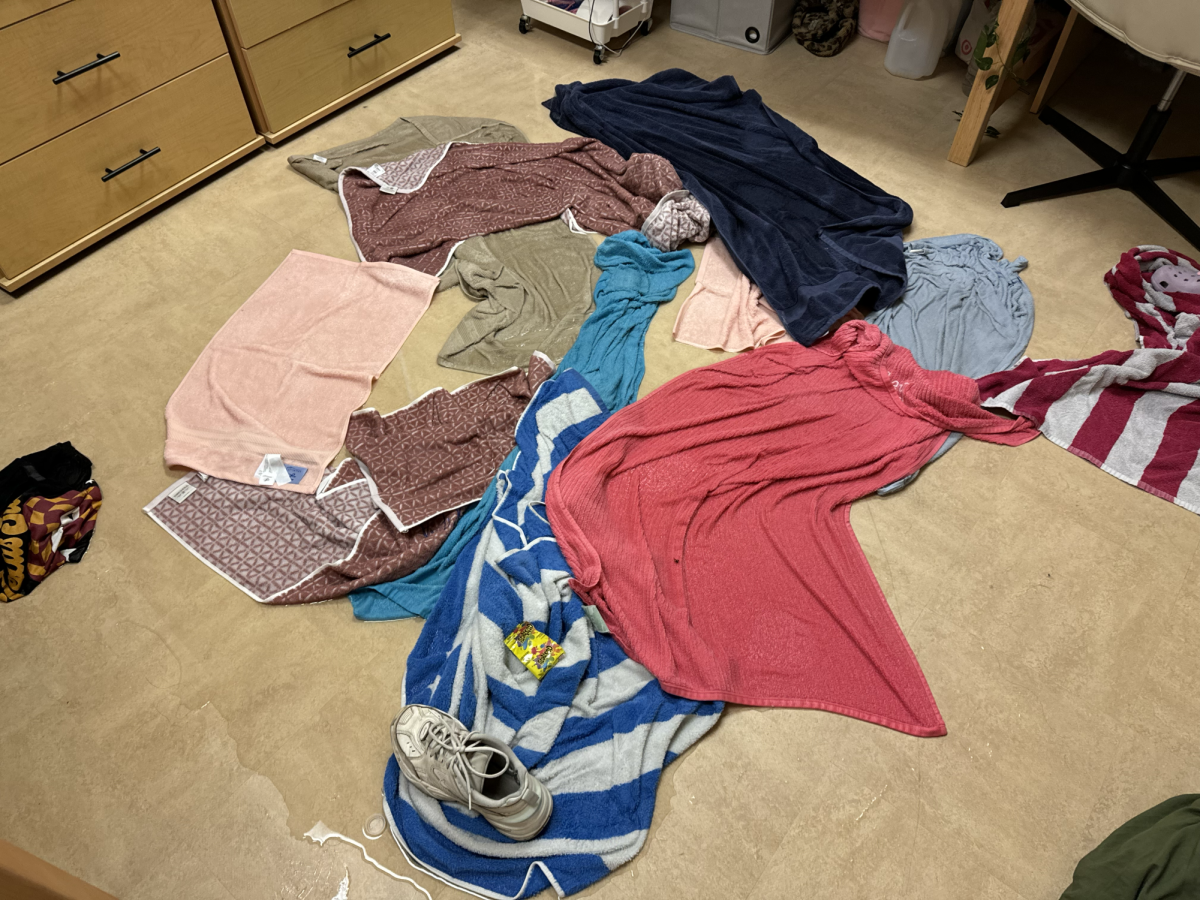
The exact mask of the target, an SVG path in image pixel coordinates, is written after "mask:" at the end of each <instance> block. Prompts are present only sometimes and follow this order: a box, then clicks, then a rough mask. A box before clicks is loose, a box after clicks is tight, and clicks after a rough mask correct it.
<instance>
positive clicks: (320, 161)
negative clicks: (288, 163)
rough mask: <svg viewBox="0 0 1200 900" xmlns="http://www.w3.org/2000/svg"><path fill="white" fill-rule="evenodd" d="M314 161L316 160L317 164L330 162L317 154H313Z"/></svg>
mask: <svg viewBox="0 0 1200 900" xmlns="http://www.w3.org/2000/svg"><path fill="white" fill-rule="evenodd" d="M313 159H315V160H316V161H317V162H319V163H327V162H329V160H327V159H326V158H325V157H323V156H317V154H315V153H314V154H313Z"/></svg>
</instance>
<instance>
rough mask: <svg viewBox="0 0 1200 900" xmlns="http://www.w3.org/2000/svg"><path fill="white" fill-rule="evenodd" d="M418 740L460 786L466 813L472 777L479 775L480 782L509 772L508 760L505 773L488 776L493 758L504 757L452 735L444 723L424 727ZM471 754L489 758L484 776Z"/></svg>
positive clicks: (452, 732)
mask: <svg viewBox="0 0 1200 900" xmlns="http://www.w3.org/2000/svg"><path fill="white" fill-rule="evenodd" d="M417 738H418V739H419V740H420V742H421V744H422V745H423V746H425V747H426V748H427V749H428V750H429V752H430V753H431V754H432V755H433V758H434V759H436V760H437V761H438V762H440V763H443V764H444V765H445V766H446V768H447V769H449V770H450V773H451V774H452V775H453V776H454V780H455V781H456V782H459V786H460V787H461V788H462V789H463V793H465V794H466V795H467V809H471V808H472V807H471V794H472V791H471V775H478V776H479V777H480V778H482V779H485V780H486V779H488V778H499V777H500V776H501V775H503V774H504V773H505V772H506V771H508V760H507V759H506V760H505V766H504V768H503V769H501V770H500V771H499V772H496V773H495V774H491V775H489V774H488V772H487V766H488V763H490V762H491V761H492V757H493V756H503V755H504V754H503V753H501V752H500V751H499V750H497V749H496V748H495V747H489V746H488V745H487V744H481V743H479V742H478V741H468V740H467V736H464V735H463V734H461V733H456V732H454V731H451V730H450V729H449V728H448V727H447V726H446V725H445V724H444V723H442V722H426V723H425V724H424V725H422V726H421V731H420V733H419V734H418V735H417ZM472 753H487V754H488V755H487V757H486V759H485V761H484V768H483V771H482V772H481V771H479V770H478V769H477V768H475V767H474V766H473V765H472V764H471V761H470V759H469V758H468V754H472Z"/></svg>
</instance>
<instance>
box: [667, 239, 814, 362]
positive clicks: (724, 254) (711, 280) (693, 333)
mask: <svg viewBox="0 0 1200 900" xmlns="http://www.w3.org/2000/svg"><path fill="white" fill-rule="evenodd" d="M674 333H675V340H677V341H680V342H681V343H684V344H691V345H692V346H693V347H699V348H700V349H702V350H732V351H734V352H735V353H736V352H738V351H741V350H750V349H752V348H754V347H762V346H764V345H765V344H777V343H779V342H780V341H790V340H791V338H790V337H788V334H787V332H786V331H784V329H783V323H782V322H780V321H779V316H777V315H776V314H775V310H773V309H771V307H770V306H768V305H767V301H766V300H764V299H763V295H762V291H760V290H759V289H758V288H757V287H755V285H754V283H753V282H752V281H751V280H750V279H749V278H747V277H746V275H745V274H744V273H743V272H742V270H741V269H739V268H738V267H737V263H735V262H734V261H733V257H732V256H730V255H729V250H728V249H727V248H726V247H725V244H724V243H723V242H722V241H721V239H720V238H719V237H715V236H714V237H712V238H710V239H709V241H708V243H707V244H705V245H704V255H703V256H702V257H701V258H700V268H699V270H698V271H697V272H696V287H695V288H694V289H693V290H692V292H691V293H690V294H688V297H687V299H686V300H684V301H683V305H682V306H681V307H680V308H679V315H678V316H677V317H676V319H675V332H674Z"/></svg>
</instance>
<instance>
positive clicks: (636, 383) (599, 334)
mask: <svg viewBox="0 0 1200 900" xmlns="http://www.w3.org/2000/svg"><path fill="white" fill-rule="evenodd" d="M595 262H596V265H597V266H598V267H599V268H600V269H601V270H602V274H601V275H600V279H599V280H598V281H597V282H596V309H595V311H594V312H593V313H592V314H591V315H590V316H588V319H587V321H586V322H584V323H583V327H582V328H580V329H579V337H578V338H577V339H576V340H575V344H574V345H573V346H572V347H571V349H570V350H569V351H567V355H566V356H565V357H564V358H563V361H562V363H561V364H560V365H559V367H558V370H559V371H560V372H562V371H564V370H566V369H569V368H571V369H575V370H576V371H578V372H579V373H580V374H581V375H583V377H584V378H586V379H587V380H588V382H589V383H591V385H592V387H593V388H595V390H596V391H597V393H599V395H600V397H601V398H602V399H603V400H604V404H605V405H606V406H607V407H608V408H609V409H611V410H618V409H620V408H621V407H624V406H628V405H629V404H630V403H632V402H633V401H634V400H636V399H637V392H638V388H639V387H641V384H642V377H643V376H644V375H645V374H646V364H645V343H646V329H648V328H649V327H650V320H651V319H653V318H654V313H655V312H656V311H657V309H658V307H659V305H660V304H662V303H667V302H669V301H670V300H671V299H673V298H674V296H675V290H676V288H678V287H679V285H681V284H683V282H684V281H685V280H686V279H687V277H688V276H689V275H691V274H692V269H693V268H694V267H695V262H694V261H693V259H692V254H691V252H690V251H688V250H675V251H672V252H670V253H664V252H662V251H660V250H656V249H654V248H653V247H651V246H650V242H649V241H647V240H646V237H645V235H643V234H641V233H640V232H637V231H623V232H621V233H620V234H616V235H613V236H612V237H610V238H608V239H606V240H605V241H604V243H602V244H601V245H600V246H599V247H598V248H597V249H596V257H595ZM512 461H513V456H512V455H510V456H509V457H508V459H506V460H505V461H504V464H503V466H502V468H509V467H511V465H512ZM495 505H496V481H495V479H493V480H492V483H491V484H490V485H488V489H487V492H486V493H485V494H484V495H483V498H482V499H481V500H480V501H479V502H478V503H477V504H475V506H473V507H472V508H471V509H470V510H469V511H468V512H467V513H466V514H464V515H463V517H462V518H461V519H459V520H458V525H456V526H455V528H454V530H453V531H452V532H450V536H449V537H448V538H447V539H446V543H444V544H442V546H441V548H440V549H439V550H438V552H437V553H435V554H434V555H433V558H432V559H431V560H430V561H429V562H427V563H426V564H425V565H423V566H422V567H421V568H419V569H417V570H416V571H415V572H412V573H411V574H409V575H405V576H404V577H403V578H398V579H397V580H395V581H390V582H387V583H385V584H377V585H374V586H372V587H366V588H359V589H358V590H356V591H353V592H352V593H351V594H350V602H351V603H353V604H354V615H355V616H357V617H358V618H360V619H367V620H374V621H379V620H384V619H404V618H408V617H409V616H428V615H429V611H430V610H431V609H433V606H434V604H435V603H437V599H438V596H439V595H440V594H441V593H442V588H444V587H445V586H446V582H447V581H448V580H449V578H450V570H451V569H452V568H453V567H454V561H455V560H456V559H458V555H459V554H460V553H461V552H462V551H463V549H464V548H465V547H466V546H467V545H468V544H469V543H470V542H471V540H472V539H473V538H474V537H475V536H476V535H477V534H479V530H480V529H481V528H482V527H483V524H484V521H485V520H486V519H487V517H488V515H489V514H490V513H491V511H492V509H493V508H494V507H495Z"/></svg>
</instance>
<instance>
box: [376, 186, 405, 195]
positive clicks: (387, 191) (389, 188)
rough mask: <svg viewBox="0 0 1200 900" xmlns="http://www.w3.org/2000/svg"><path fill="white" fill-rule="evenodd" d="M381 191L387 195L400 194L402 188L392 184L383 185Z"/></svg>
mask: <svg viewBox="0 0 1200 900" xmlns="http://www.w3.org/2000/svg"><path fill="white" fill-rule="evenodd" d="M379 190H380V191H382V192H383V193H385V194H398V193H399V192H400V188H398V187H396V186H395V185H391V184H381V185H380V186H379Z"/></svg>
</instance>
